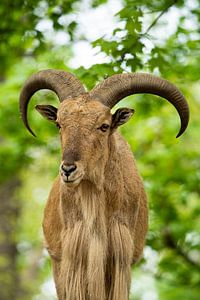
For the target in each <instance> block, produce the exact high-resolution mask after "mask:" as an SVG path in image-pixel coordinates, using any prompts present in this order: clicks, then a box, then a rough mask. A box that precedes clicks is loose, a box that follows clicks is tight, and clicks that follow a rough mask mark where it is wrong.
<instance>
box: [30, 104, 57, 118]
mask: <svg viewBox="0 0 200 300" xmlns="http://www.w3.org/2000/svg"><path fill="white" fill-rule="evenodd" d="M35 109H36V110H37V111H38V112H39V113H40V114H41V115H42V116H43V117H44V118H46V119H47V120H50V121H54V122H55V121H56V119H57V108H56V107H54V106H52V105H48V104H47V105H36V107H35Z"/></svg>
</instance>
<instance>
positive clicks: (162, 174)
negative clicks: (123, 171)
mask: <svg viewBox="0 0 200 300" xmlns="http://www.w3.org/2000/svg"><path fill="white" fill-rule="evenodd" d="M83 2H84V1H75V0H68V1H66V0H62V1H60V0H51V1H38V0H31V1H30V0H26V1H20V0H12V1H11V0H7V1H1V3H0V19H1V22H0V71H1V72H0V122H1V123H0V124H1V131H0V168H1V172H0V300H11V299H16V300H18V299H20V300H29V299H34V300H45V299H46V300H47V299H48V300H53V299H55V296H54V293H53V291H52V289H51V288H52V287H53V282H52V278H51V266H50V260H49V257H48V255H47V252H46V251H45V250H44V249H43V242H42V241H43V234H42V227H41V224H42V215H43V209H44V206H45V203H46V199H47V196H48V192H49V190H50V187H51V183H52V181H53V178H54V177H55V176H56V174H57V172H58V166H59V160H60V144H59V142H60V141H59V136H58V130H57V128H56V127H55V126H54V125H53V124H51V123H48V122H47V121H45V120H44V119H42V118H41V116H40V115H39V114H37V112H36V111H35V110H34V106H35V105H36V104H39V103H51V104H53V105H55V106H57V105H58V101H57V99H56V98H55V96H54V95H53V93H50V92H46V91H42V92H38V93H37V95H35V96H34V97H33V100H32V103H31V105H30V110H29V117H30V123H31V125H32V127H33V128H34V130H35V132H36V134H37V138H36V139H35V138H33V137H32V136H31V135H30V134H29V133H28V132H27V131H26V130H25V128H24V127H23V125H22V122H21V120H20V117H19V110H18V101H19V100H18V99H19V93H20V89H21V86H22V84H23V83H24V81H25V80H26V79H27V78H28V77H29V76H30V75H31V74H32V73H34V72H37V71H38V70H41V69H47V68H60V69H64V70H66V71H71V72H73V73H74V74H76V75H77V77H78V78H79V79H80V80H81V81H82V82H83V83H84V84H85V86H86V87H87V88H88V89H90V88H92V87H93V86H94V85H95V84H96V83H97V82H99V81H100V80H102V79H104V78H106V77H107V76H110V75H112V74H114V73H121V72H123V71H129V72H130V71H131V72H135V71H145V72H151V73H154V74H156V75H159V76H162V77H164V78H166V79H168V80H170V81H171V82H173V83H174V84H176V85H177V86H178V87H179V89H180V90H181V91H182V92H183V94H184V95H185V96H186V98H187V100H188V102H189V106H190V111H191V117H190V123H189V127H188V129H187V131H186V132H185V133H184V135H183V136H181V137H180V138H179V139H176V138H175V136H176V134H177V132H178V128H179V118H178V116H177V113H176V111H175V109H174V108H173V107H171V105H170V104H169V103H166V101H164V100H162V99H160V98H158V97H155V96H151V95H136V96H131V97H128V98H126V99H124V100H123V101H122V102H120V104H119V105H120V106H128V107H131V108H134V109H135V111H136V113H135V114H134V116H133V118H132V119H131V120H130V121H129V122H128V123H127V124H126V125H124V126H122V127H121V132H122V134H123V135H124V137H125V138H126V139H127V141H128V142H129V143H130V145H131V147H132V150H133V152H134V154H135V157H136V160H137V164H138V168H139V170H140V173H141V175H142V177H143V179H144V184H145V188H146V191H147V194H148V198H149V210H150V221H149V232H148V236H147V243H146V247H145V250H144V258H143V259H142V260H141V262H140V264H138V265H137V266H136V267H135V268H134V269H133V280H132V287H131V296H130V299H137V300H179V299H182V300H188V299H189V300H193V299H194V300H198V299H199V298H200V251H199V250H200V229H199V228H200V199H199V193H200V149H199V148H200V147H199V143H200V138H199V132H200V122H199V111H200V110H199V108H200V98H199V94H200V85H199V77H200V76H199V69H200V66H199V61H200V60H199V57H200V26H199V22H200V1H199V0H192V1H186V0H185V1H183V0H180V1H179V0H178V1H167V0H159V1H158V0H157V1H143V0H140V1H133V0H132V1H131V0H124V1H120V3H121V10H120V11H119V12H118V13H117V14H116V15H115V16H113V18H114V19H115V22H116V23H115V28H114V31H113V33H112V35H111V36H108V35H104V36H101V35H99V38H98V39H97V40H93V41H91V40H88V37H87V34H86V33H85V34H84V33H83V30H82V31H81V30H80V26H81V23H80V20H79V18H78V16H79V15H80V13H84V12H82V11H81V10H83V7H84V6H83ZM85 2H87V6H88V9H90V11H91V14H92V13H95V12H96V11H97V9H99V8H101V7H103V6H104V5H107V3H108V2H110V1H106V0H104V1H101V0H93V1H92V0H91V1H85ZM117 2H118V0H117ZM113 5H114V2H113ZM173 12H175V13H176V14H175V17H173V18H174V19H173V18H172V17H170V16H172V13H173ZM63 16H65V20H66V22H64V23H63V22H61V20H62V17H63ZM173 16H174V15H173ZM44 20H46V21H50V22H51V25H52V29H51V30H52V32H53V34H52V36H54V34H56V33H58V32H59V33H60V32H65V33H66V34H67V36H68V41H67V42H66V43H62V45H61V44H59V43H56V39H54V38H53V37H51V38H49V36H48V34H47V32H46V31H44V30H41V27H40V26H38V24H41V22H42V21H44ZM102 22H104V20H103V19H102ZM170 23H174V24H175V25H174V29H173V32H171V33H169V34H167V29H166V28H168V27H167V26H168V25H169V24H170ZM91 26H95V24H91ZM80 32H81V33H80ZM157 33H159V34H158V35H157ZM160 34H161V36H162V38H160V37H159V35H160ZM80 41H85V42H88V43H89V44H90V45H91V46H92V47H93V48H95V49H96V52H100V53H102V54H103V55H104V56H105V58H106V59H107V61H108V62H107V63H105V62H104V63H98V64H93V65H91V66H90V67H89V68H87V69H86V68H85V67H83V66H81V65H80V66H79V67H78V68H76V69H75V68H72V67H71V68H70V59H71V58H73V57H74V52H73V45H74V44H75V43H78V42H80ZM149 43H150V45H151V46H150V47H149V46H148V45H149Z"/></svg>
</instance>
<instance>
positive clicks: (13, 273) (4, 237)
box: [0, 178, 21, 300]
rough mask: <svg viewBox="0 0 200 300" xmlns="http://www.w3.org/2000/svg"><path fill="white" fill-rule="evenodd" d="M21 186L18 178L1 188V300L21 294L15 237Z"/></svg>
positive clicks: (18, 297) (15, 297) (12, 298)
mask: <svg viewBox="0 0 200 300" xmlns="http://www.w3.org/2000/svg"><path fill="white" fill-rule="evenodd" d="M19 186H20V180H19V179H18V178H12V179H10V180H9V181H8V182H6V183H3V184H2V185H1V186H0V300H14V299H15V300H16V299H20V294H21V288H20V286H21V285H20V280H19V278H20V276H19V273H18V269H17V254H18V253H17V243H16V237H15V232H16V228H17V223H18V219H19V215H20V201H19V200H17V199H15V197H14V196H15V191H16V189H17V188H18V187H19Z"/></svg>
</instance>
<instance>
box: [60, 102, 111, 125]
mask: <svg viewBox="0 0 200 300" xmlns="http://www.w3.org/2000/svg"><path fill="white" fill-rule="evenodd" d="M57 116H58V119H59V120H60V121H65V120H66V119H69V118H71V117H76V120H77V118H78V119H80V118H81V117H84V118H85V117H86V118H87V119H88V120H89V119H90V120H91V119H92V120H93V121H95V120H97V119H101V118H102V119H108V120H109V119H110V118H111V112H110V109H109V108H108V107H106V106H105V105H103V104H102V103H100V102H99V101H95V100H90V99H89V100H85V99H83V98H82V97H79V98H77V99H73V100H65V101H63V102H61V104H60V106H59V108H58V113H57Z"/></svg>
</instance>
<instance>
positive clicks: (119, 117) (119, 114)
mask: <svg viewBox="0 0 200 300" xmlns="http://www.w3.org/2000/svg"><path fill="white" fill-rule="evenodd" d="M133 114H134V109H130V108H119V109H117V110H116V112H115V113H114V114H113V115H112V124H111V128H112V129H114V128H117V127H118V126H120V125H122V124H124V123H126V122H127V121H128V120H129V119H130V118H131V117H132V115H133Z"/></svg>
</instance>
